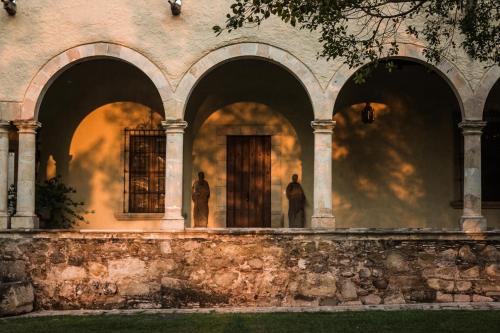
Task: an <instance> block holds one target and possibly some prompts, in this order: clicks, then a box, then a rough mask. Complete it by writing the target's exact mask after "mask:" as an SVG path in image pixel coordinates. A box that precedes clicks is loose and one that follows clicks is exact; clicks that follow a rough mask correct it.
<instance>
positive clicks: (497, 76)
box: [474, 66, 500, 120]
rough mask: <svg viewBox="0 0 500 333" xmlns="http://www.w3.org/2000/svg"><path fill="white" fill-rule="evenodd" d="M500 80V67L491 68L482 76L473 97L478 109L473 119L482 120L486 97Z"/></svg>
mask: <svg viewBox="0 0 500 333" xmlns="http://www.w3.org/2000/svg"><path fill="white" fill-rule="evenodd" d="M498 80H500V67H499V66H495V67H493V68H490V70H489V71H487V72H486V74H485V75H484V76H483V78H482V79H481V82H480V83H479V85H478V87H477V89H476V93H475V95H474V97H475V100H476V101H477V103H478V104H477V105H478V108H477V109H475V110H474V111H475V114H474V115H475V117H474V119H480V120H482V119H483V113H484V108H485V107H486V100H487V99H488V96H489V94H490V92H491V89H493V86H494V85H495V83H497V81H498Z"/></svg>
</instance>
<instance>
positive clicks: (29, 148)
mask: <svg viewBox="0 0 500 333" xmlns="http://www.w3.org/2000/svg"><path fill="white" fill-rule="evenodd" d="M14 124H15V125H16V126H17V128H18V133H19V154H18V165H17V170H18V171H17V212H16V215H15V216H14V217H13V218H12V220H11V227H12V229H37V228H38V227H39V224H38V218H37V216H36V214H35V174H36V165H35V163H36V131H37V129H38V128H39V127H41V124H40V123H39V122H37V121H34V120H23V121H16V122H14Z"/></svg>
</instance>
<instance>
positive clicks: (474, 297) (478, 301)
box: [472, 294, 494, 303]
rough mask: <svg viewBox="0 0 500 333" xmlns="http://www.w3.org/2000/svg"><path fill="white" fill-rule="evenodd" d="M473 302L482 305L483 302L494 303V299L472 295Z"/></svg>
mask: <svg viewBox="0 0 500 333" xmlns="http://www.w3.org/2000/svg"><path fill="white" fill-rule="evenodd" d="M472 301H473V302H476V303H482V302H493V301H494V300H493V298H491V297H486V296H482V295H475V294H474V295H472Z"/></svg>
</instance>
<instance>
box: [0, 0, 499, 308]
mask: <svg viewBox="0 0 500 333" xmlns="http://www.w3.org/2000/svg"><path fill="white" fill-rule="evenodd" d="M45 2H47V3H46V4H45V5H44V6H45V10H44V11H43V12H38V14H37V15H36V16H34V17H32V18H30V20H31V19H32V20H33V22H31V23H29V24H28V23H27V22H26V21H23V20H21V19H20V18H22V17H23V13H22V12H21V13H18V15H17V16H16V18H14V19H13V18H8V17H3V16H1V15H0V25H2V27H3V26H4V25H5V29H6V30H7V31H9V33H7V34H1V35H0V45H2V50H3V51H2V52H3V53H2V61H1V62H0V73H2V75H0V259H1V263H0V283H1V285H0V295H1V296H2V297H0V304H1V305H0V309H1V312H0V314H14V313H21V312H25V311H30V310H31V309H32V308H33V306H34V307H35V308H36V309H76V308H128V307H131V308H160V307H195V306H202V307H203V306H264V305H266V306H296V305H310V306H317V305H338V304H340V305H342V304H398V303H411V302H490V301H499V300H500V266H499V265H500V252H499V251H500V239H499V237H500V233H499V232H498V230H499V228H500V210H499V207H500V205H499V202H500V191H498V189H497V188H499V187H500V186H498V185H499V184H498V179H499V178H500V176H499V175H498V174H499V172H500V171H498V170H500V165H498V159H496V160H495V159H494V158H492V157H491V156H493V155H494V154H495V151H496V152H498V149H499V147H498V145H499V143H498V139H495V133H498V130H499V128H500V127H499V125H498V124H499V119H500V116H499V114H500V109H499V105H500V81H499V79H500V69H499V68H498V67H493V68H487V69H486V68H484V67H483V66H482V65H481V64H477V63H473V62H471V61H470V60H469V59H468V58H467V57H466V56H465V55H458V56H457V59H454V60H453V61H452V60H448V59H444V60H443V61H442V62H441V63H439V64H430V63H427V62H426V60H425V58H424V57H423V54H422V47H421V46H420V45H421V43H420V41H418V40H415V41H412V43H408V44H404V45H401V47H400V50H399V54H398V55H397V56H395V57H393V59H392V60H393V61H394V62H395V64H396V65H397V66H396V67H397V69H396V70H395V71H394V73H391V74H389V73H387V72H386V71H382V70H378V71H376V72H375V73H374V74H373V77H372V78H370V80H368V81H367V83H366V84H364V85H361V86H360V85H356V84H354V82H353V75H354V74H355V73H356V71H357V70H359V68H353V69H348V68H347V67H346V66H345V65H342V64H341V63H340V62H338V61H332V62H326V61H325V60H323V59H317V58H316V54H317V51H318V50H319V47H320V45H319V44H317V42H316V38H311V36H310V34H307V33H304V32H303V31H296V30H294V29H292V28H290V27H288V26H285V25H283V24H281V23H279V22H269V24H268V25H266V26H265V28H262V29H261V30H255V31H253V30H252V31H244V32H241V31H238V32H235V33H234V34H230V35H223V36H221V37H215V36H214V35H213V33H212V32H211V31H210V29H209V27H211V26H213V25H214V24H216V23H219V22H217V21H216V20H217V19H219V18H220V19H222V18H223V17H224V13H225V11H226V9H227V8H226V7H227V6H226V2H224V1H221V2H220V4H214V2H213V1H208V0H197V1H196V2H197V5H196V6H193V5H192V3H193V2H194V1H189V2H188V1H186V2H185V3H184V4H183V9H182V14H181V15H180V16H177V17H176V18H174V17H171V16H170V14H169V12H168V11H165V12H161V11H158V12H154V13H151V12H150V11H146V12H145V11H144V10H145V9H144V8H142V7H141V8H140V9H138V8H135V7H137V6H138V5H136V4H129V5H124V4H123V3H122V2H120V1H118V0H111V1H106V3H105V4H103V5H102V13H103V15H105V17H106V18H105V20H106V23H105V24H104V23H103V20H104V17H102V16H101V14H99V13H93V12H92V13H91V12H87V11H88V9H85V7H86V6H85V2H83V1H76V2H75V4H73V5H71V6H68V7H67V8H66V7H65V8H61V9H59V10H55V9H54V8H52V7H53V6H56V4H54V3H51V2H49V1H45ZM217 3H218V2H217ZM30 6H33V8H31V9H32V10H36V8H35V7H36V6H37V5H35V4H30V3H29V2H27V3H23V8H27V9H28V8H29V7H30ZM75 12H79V13H80V14H79V17H86V20H88V21H85V24H84V23H83V22H80V21H78V20H73V19H71V17H74V13H75ZM50 13H52V14H50ZM54 13H56V14H54ZM82 13H86V14H87V15H83V14H82ZM167 14H168V15H167ZM51 15H55V16H51ZM60 15H61V16H60ZM72 15H73V16H72ZM82 15H83V16H82ZM125 17H126V18H127V20H125V19H124V18H125ZM131 18H133V20H131ZM54 22H59V24H64V26H65V27H66V28H67V33H64V34H59V33H55V32H54V31H58V30H59V29H58V28H55V26H54V24H55V23H54ZM34 26H36V28H37V29H39V30H38V34H37V35H35V34H34V33H33V27H34ZM103 26H104V27H105V29H104V28H102V27H103ZM95 27H101V28H99V29H96V28H95ZM284 36H285V37H284ZM21 41H22V42H21ZM34 50H36V52H35V51H34ZM367 104H368V105H370V107H372V109H373V111H374V115H375V120H374V122H373V123H371V124H364V123H362V121H361V118H360V112H361V110H362V109H363V108H364V107H365V106H366V105H367ZM483 131H484V133H485V136H483V137H482V134H483ZM482 138H483V140H482ZM495 140H497V141H495ZM495 163H496V164H495ZM199 172H204V176H205V179H206V181H207V182H208V184H209V186H210V196H209V198H208V208H207V217H206V220H205V217H204V216H203V223H202V226H205V222H206V227H202V228H195V226H196V224H195V218H194V216H193V215H194V214H193V209H194V202H193V200H192V188H193V184H194V182H195V181H196V180H197V179H198V173H199ZM55 175H61V176H62V179H63V180H64V181H65V182H66V183H67V184H69V185H71V186H74V187H75V188H76V190H77V193H76V194H75V196H76V198H77V200H81V201H84V202H85V203H86V208H87V209H88V210H92V211H94V213H90V214H86V216H85V217H86V219H87V220H88V223H81V224H80V225H78V227H77V228H76V229H75V230H41V229H39V227H43V225H42V226H40V225H39V221H38V219H37V216H36V213H35V211H36V207H35V187H36V186H35V185H36V182H37V181H42V180H44V179H48V178H51V177H54V176H55ZM292 175H298V179H299V182H300V183H301V186H302V189H303V193H304V196H305V202H304V210H303V211H302V215H304V217H303V220H304V221H303V222H304V224H305V227H304V228H300V229H296V228H289V227H290V226H291V225H294V224H293V223H290V221H289V215H288V211H289V207H288V202H289V201H288V198H287V193H286V192H287V191H286V189H287V185H288V184H289V182H290V179H291V177H292ZM11 185H15V186H16V188H17V207H16V213H15V215H14V216H12V217H10V216H9V214H8V188H9V186H11ZM204 211H205V207H204V209H203V212H204ZM292 222H293V221H292ZM33 302H34V303H33Z"/></svg>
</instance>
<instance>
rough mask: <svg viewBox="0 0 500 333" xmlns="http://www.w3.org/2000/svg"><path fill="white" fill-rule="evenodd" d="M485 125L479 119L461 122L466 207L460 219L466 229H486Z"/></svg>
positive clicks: (462, 226)
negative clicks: (483, 211) (483, 209)
mask: <svg viewBox="0 0 500 333" xmlns="http://www.w3.org/2000/svg"><path fill="white" fill-rule="evenodd" d="M485 125H486V122H484V121H478V120H468V121H464V122H461V123H460V124H459V127H460V128H461V129H462V132H463V135H464V198H463V199H464V207H463V214H462V218H461V219H460V226H461V228H462V230H464V231H484V230H486V219H485V218H484V217H483V216H482V214H481V134H482V129H483V127H484V126H485Z"/></svg>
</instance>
